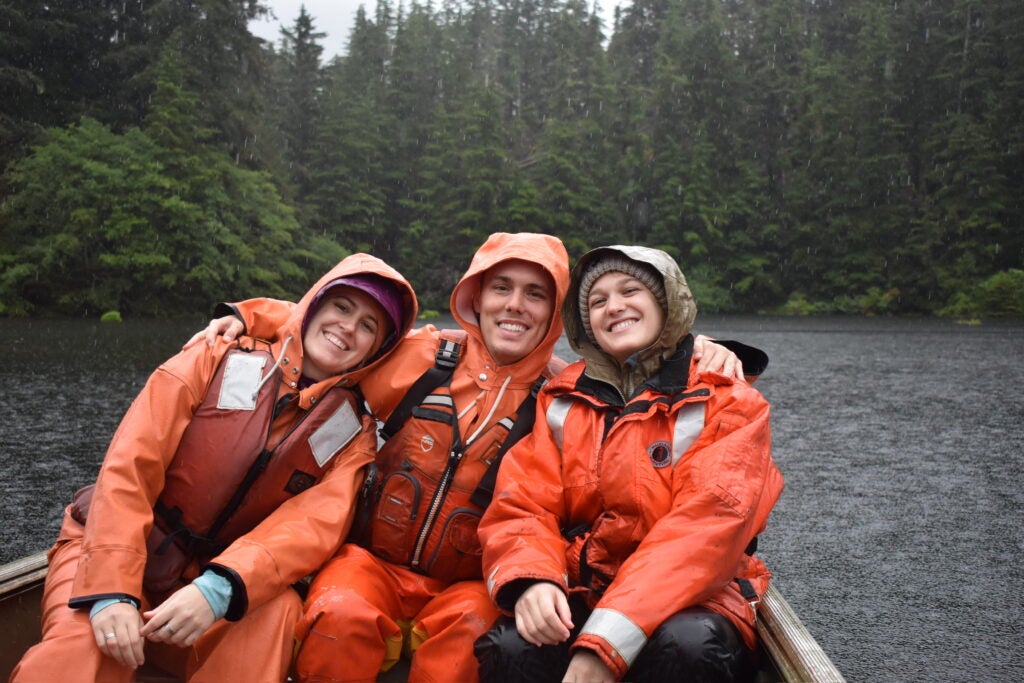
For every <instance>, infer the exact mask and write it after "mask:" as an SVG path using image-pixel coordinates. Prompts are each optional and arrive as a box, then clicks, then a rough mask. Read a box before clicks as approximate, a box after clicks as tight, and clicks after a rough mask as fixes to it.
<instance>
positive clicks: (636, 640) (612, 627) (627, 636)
mask: <svg viewBox="0 0 1024 683" xmlns="http://www.w3.org/2000/svg"><path fill="white" fill-rule="evenodd" d="M582 633H590V634H593V635H595V636H599V637H601V638H604V639H605V640H606V641H608V644H609V645H611V646H612V647H613V648H615V650H616V651H617V652H618V653H619V655H620V656H621V657H622V661H624V662H625V663H626V666H627V667H629V666H632V665H633V660H635V659H636V658H637V655H639V654H640V650H643V649H644V645H646V644H647V636H645V635H644V631H643V629H642V628H640V627H639V626H637V625H636V624H634V623H633V622H632V621H631V620H630V619H629V617H627V616H626V615H625V614H623V613H622V612H616V611H615V610H613V609H606V608H604V607H598V608H597V609H596V610H594V611H593V612H592V613H591V615H590V618H589V619H587V623H585V624H584V625H583V631H582Z"/></svg>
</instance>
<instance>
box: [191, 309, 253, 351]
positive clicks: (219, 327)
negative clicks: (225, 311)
mask: <svg viewBox="0 0 1024 683" xmlns="http://www.w3.org/2000/svg"><path fill="white" fill-rule="evenodd" d="M244 327H245V326H244V325H243V324H242V321H241V320H239V319H238V318H236V317H234V316H231V315H227V316H224V317H222V318H215V319H214V320H211V321H210V324H209V325H207V326H206V327H205V328H204V329H202V330H199V331H198V332H196V333H195V334H193V335H192V336H191V337H189V340H188V341H187V342H185V345H184V346H182V347H181V348H182V349H187V348H189V347H190V346H192V345H193V344H198V343H199V342H200V341H205V342H206V345H207V346H213V345H214V344H216V343H217V337H224V341H234V340H235V339H237V338H238V335H240V334H241V333H242V330H243V329H244Z"/></svg>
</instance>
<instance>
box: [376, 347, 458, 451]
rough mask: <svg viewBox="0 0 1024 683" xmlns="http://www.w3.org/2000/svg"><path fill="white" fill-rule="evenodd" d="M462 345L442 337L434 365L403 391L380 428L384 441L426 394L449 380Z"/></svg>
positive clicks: (394, 432) (398, 427) (394, 431)
mask: <svg viewBox="0 0 1024 683" xmlns="http://www.w3.org/2000/svg"><path fill="white" fill-rule="evenodd" d="M461 348H462V346H461V345H460V344H459V343H458V342H457V341H454V340H451V339H442V340H441V344H440V345H439V346H438V347H437V354H436V355H435V356H434V367H432V368H430V369H429V370H427V371H426V372H424V373H423V374H422V375H420V377H419V379H417V380H416V382H415V383H414V384H413V385H412V386H411V387H409V391H407V392H405V396H403V397H402V401H401V403H399V404H398V407H396V408H395V409H394V411H392V413H391V417H389V418H388V421H387V422H385V423H384V426H383V427H381V428H380V436H381V438H382V439H384V440H385V441H386V440H388V439H390V438H391V437H392V436H394V435H395V434H397V433H398V430H400V429H401V428H402V425H404V424H405V421H406V420H408V419H409V416H410V415H412V411H413V408H415V407H416V406H418V405H419V404H420V403H422V402H423V399H425V398H426V397H427V394H429V393H430V392H432V391H433V390H434V389H437V388H438V387H440V386H443V385H445V384H447V383H448V382H450V381H451V379H452V373H454V372H455V365H456V364H457V363H458V362H459V351H460V350H461Z"/></svg>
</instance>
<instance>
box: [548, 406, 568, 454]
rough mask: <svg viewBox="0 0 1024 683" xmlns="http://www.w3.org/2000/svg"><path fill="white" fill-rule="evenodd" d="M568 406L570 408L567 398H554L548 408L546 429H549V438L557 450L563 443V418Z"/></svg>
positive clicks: (565, 415)
mask: <svg viewBox="0 0 1024 683" xmlns="http://www.w3.org/2000/svg"><path fill="white" fill-rule="evenodd" d="M570 406H572V401H570V400H569V399H567V398H556V399H555V400H554V401H552V402H551V405H550V406H548V414H547V420H548V427H550V428H551V437H552V438H553V439H554V440H555V444H556V445H557V446H558V448H559V449H561V448H562V444H563V443H564V442H565V434H564V431H565V418H566V417H567V416H568V414H569V408H570Z"/></svg>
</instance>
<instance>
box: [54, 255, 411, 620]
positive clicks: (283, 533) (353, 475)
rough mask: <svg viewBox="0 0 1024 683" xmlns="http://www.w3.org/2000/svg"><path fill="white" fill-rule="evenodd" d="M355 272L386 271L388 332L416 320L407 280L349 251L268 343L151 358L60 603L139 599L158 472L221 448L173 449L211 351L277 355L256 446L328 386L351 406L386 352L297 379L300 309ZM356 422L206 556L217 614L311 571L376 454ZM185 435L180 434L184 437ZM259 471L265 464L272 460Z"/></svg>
mask: <svg viewBox="0 0 1024 683" xmlns="http://www.w3.org/2000/svg"><path fill="white" fill-rule="evenodd" d="M356 273H375V274H377V275H380V276H382V277H386V278H388V279H390V280H391V281H393V282H394V283H395V284H396V285H397V286H398V287H399V289H400V290H401V291H403V292H404V293H405V296H404V299H405V301H404V303H405V307H404V310H405V320H404V321H403V325H402V329H401V330H399V333H400V334H404V333H405V332H407V331H408V330H409V328H410V327H411V325H412V322H413V321H414V320H415V318H416V301H415V295H414V293H413V291H412V287H411V286H410V285H409V284H408V282H406V281H405V279H404V278H403V277H402V276H401V275H400V274H399V273H398V272H397V271H395V270H394V269H392V268H390V267H389V266H387V264H385V263H384V262H383V261H381V260H379V259H377V258H374V257H372V256H368V255H365V254H356V255H353V256H350V257H348V258H346V259H344V260H343V261H341V262H340V263H339V264H338V265H337V266H335V267H334V268H333V269H332V270H331V271H330V272H328V273H327V274H325V275H324V276H323V277H322V278H321V279H320V280H319V281H318V282H317V283H316V285H314V286H313V288H311V289H310V290H309V292H307V293H306V295H305V296H304V297H303V298H302V300H301V301H300V302H299V303H298V304H297V305H296V306H295V307H294V308H292V309H291V310H290V314H289V315H288V316H287V318H286V319H285V320H283V322H282V324H281V325H280V326H279V327H277V328H275V329H273V330H270V331H269V332H268V333H267V334H266V335H265V336H266V338H267V339H269V340H271V341H269V342H263V343H257V342H255V341H254V340H253V339H251V338H243V339H241V340H239V341H238V342H237V343H236V342H228V343H225V342H220V343H218V344H217V345H216V346H214V347H213V348H212V349H211V348H209V347H207V346H206V345H205V344H195V345H192V346H190V347H189V348H187V349H185V350H183V351H182V352H180V353H179V354H177V355H176V356H174V357H173V358H171V359H170V360H168V361H166V362H165V363H163V364H162V365H161V366H160V367H159V368H158V369H157V370H156V371H155V372H154V373H153V374H152V375H151V376H150V378H149V380H148V382H147V383H146V386H145V387H144V388H143V390H142V391H141V393H140V394H139V395H138V396H137V397H136V399H135V401H134V402H133V403H132V405H131V408H130V409H129V411H128V413H127V414H126V415H125V417H124V419H123V420H122V422H121V425H120V427H119V428H118V430H117V432H116V434H115V435H114V438H113V440H112V441H111V444H110V447H109V449H108V451H107V455H106V457H105V458H104V461H103V465H102V467H101V469H100V474H99V477H98V479H97V482H96V487H95V492H94V495H93V499H92V502H91V506H90V509H89V512H88V519H87V521H86V528H85V537H84V540H83V547H82V557H81V561H80V563H79V565H78V569H77V573H76V575H75V581H74V588H73V592H72V597H71V601H70V604H71V606H73V607H86V606H88V605H90V604H92V603H93V602H95V601H96V600H99V599H103V598H112V597H123V596H130V597H132V598H135V599H136V600H138V599H139V597H140V596H141V595H142V592H143V585H142V582H143V572H144V568H145V566H146V562H147V557H148V555H149V552H148V550H147V537H148V536H149V533H150V529H151V527H152V525H153V521H154V512H153V510H154V505H155V504H156V503H157V500H158V498H160V497H161V494H162V493H163V492H164V488H165V483H166V482H167V474H168V472H169V471H177V470H179V469H180V468H179V467H177V466H176V464H175V463H176V459H180V458H185V459H193V458H209V457H224V456H226V455H228V453H225V452H224V451H223V448H216V449H212V450H216V451H217V452H215V453H214V452H209V450H207V449H204V448H203V447H202V446H200V445H194V446H193V447H192V448H189V449H179V443H180V442H181V441H182V437H183V434H185V433H186V430H187V429H188V428H189V425H190V424H191V423H192V421H193V416H194V415H195V414H196V411H197V409H199V407H200V406H201V405H202V404H203V403H204V399H205V398H206V396H207V393H208V389H209V388H210V385H211V382H212V381H213V380H214V378H215V377H216V376H217V375H218V368H219V367H220V365H221V361H222V359H223V358H224V357H225V355H226V354H228V353H229V352H230V351H231V350H232V349H235V348H236V347H238V346H243V347H247V346H260V347H261V348H269V350H270V353H271V355H272V356H273V358H275V359H276V360H277V362H278V363H279V365H278V368H277V372H278V373H279V377H280V379H279V380H278V379H276V378H275V380H272V381H276V382H277V387H276V389H275V391H274V392H273V394H272V396H270V397H269V398H271V399H272V400H275V407H276V410H275V411H274V413H275V414H274V416H273V418H272V420H271V421H270V424H269V430H268V431H264V432H263V434H265V435H266V437H265V438H266V441H265V446H266V448H267V449H273V448H274V447H275V446H276V445H277V444H278V443H280V442H281V441H282V440H283V439H284V438H285V436H286V435H287V434H288V433H289V431H290V430H292V429H294V428H295V426H296V425H297V424H298V423H299V422H300V420H301V419H302V418H303V416H304V415H306V414H307V412H309V411H311V410H312V409H313V408H314V406H316V405H317V402H318V401H320V400H321V399H323V398H324V397H325V395H327V392H328V391H330V390H332V389H333V390H334V391H344V392H345V393H346V394H347V395H348V399H347V400H348V401H350V402H352V405H353V408H354V409H355V410H354V413H355V414H357V415H358V414H359V413H361V412H362V411H361V410H359V407H358V401H359V396H358V393H357V392H356V390H355V389H354V387H355V385H356V384H357V383H358V382H359V380H360V379H361V378H362V377H363V376H364V375H365V374H367V373H368V372H370V371H372V370H373V369H375V368H376V367H378V366H380V365H381V364H382V363H383V362H384V360H385V359H386V355H385V356H384V357H380V353H378V358H376V359H371V362H369V363H368V364H364V365H363V366H362V367H359V368H356V369H353V370H351V371H349V372H347V373H345V374H343V375H337V376H334V377H330V378H328V379H325V380H322V381H319V382H316V383H314V384H312V385H311V386H308V387H304V388H301V387H300V379H301V377H302V366H303V346H302V324H303V320H304V318H305V316H306V312H307V309H308V308H309V306H310V304H311V302H312V301H313V300H314V296H315V295H316V294H317V293H318V292H319V291H320V290H321V289H322V288H323V287H324V286H325V285H326V284H328V283H329V282H331V281H333V280H335V279H337V278H339V277H343V276H346V275H353V274H356ZM332 402H333V401H332ZM229 412H230V411H229ZM359 420H360V426H359V430H358V433H357V434H356V436H354V437H353V438H352V439H351V441H349V443H348V445H347V446H345V447H344V449H343V450H341V451H340V452H339V453H336V454H334V455H333V457H331V459H330V460H329V461H328V462H326V463H325V464H326V469H327V471H326V473H325V474H323V479H322V480H321V481H320V483H319V484H318V485H315V486H312V488H308V489H306V490H305V491H302V492H301V493H300V494H299V495H295V496H294V497H290V498H288V499H287V500H286V501H284V502H283V503H282V504H281V505H280V506H279V507H277V509H276V510H275V511H274V512H272V513H271V514H270V515H269V516H268V517H266V519H264V520H263V521H262V522H260V521H259V520H258V519H257V520H254V523H255V522H259V523H258V524H256V526H255V528H252V529H251V530H247V529H243V528H238V529H237V530H236V533H238V534H240V537H239V538H237V540H235V541H234V542H233V543H231V544H230V546H228V547H227V548H226V549H225V550H224V551H223V552H221V553H220V554H219V555H218V556H217V557H215V558H214V559H213V560H212V562H211V564H210V565H209V566H210V567H211V568H212V569H214V570H215V571H217V572H218V573H220V574H222V575H223V576H225V577H226V578H228V579H229V580H230V581H231V583H232V588H233V591H232V599H231V604H230V605H229V607H228V613H227V618H228V619H229V620H232V619H239V618H241V617H242V616H243V615H244V614H245V613H246V612H247V611H248V610H251V609H254V608H255V607H258V606H259V605H261V604H263V603H265V602H266V601H268V600H269V599H270V598H272V597H274V596H275V595H277V594H279V593H281V592H282V591H283V590H284V589H285V588H287V587H288V586H289V585H290V584H291V583H293V582H295V581H297V580H298V579H300V578H302V577H303V576H305V575H307V574H308V573H310V572H312V571H313V570H315V569H316V568H317V567H319V566H320V565H322V564H323V563H324V562H325V561H326V560H327V559H328V558H329V557H330V556H331V555H332V554H333V553H334V552H335V550H336V549H337V548H338V547H339V545H340V544H341V542H342V540H343V539H344V537H345V535H346V534H347V532H348V529H349V526H350V524H351V517H352V508H353V502H354V499H355V496H356V495H357V493H358V489H359V487H360V484H361V481H362V469H363V467H364V466H365V465H366V464H368V463H370V462H372V460H373V457H374V454H375V450H376V448H375V447H376V438H375V435H374V433H373V423H372V420H371V419H370V418H369V417H368V416H366V415H362V417H360V418H359ZM229 424H231V422H229ZM197 441H199V440H196V439H193V440H191V442H192V443H193V444H195V443H196V442H197ZM186 450H187V451H188V452H185V451H186ZM269 469H270V471H273V467H271V468H269ZM189 485H190V486H192V487H193V492H192V493H193V495H194V496H197V497H201V496H203V495H204V492H205V491H207V490H216V487H218V486H223V481H222V480H220V479H217V480H210V481H195V480H190V481H189ZM298 488H299V487H296V490H298ZM261 491H263V492H264V495H273V496H275V497H279V494H278V492H276V491H275V492H269V491H267V490H266V489H263V488H261V486H260V481H259V480H258V479H257V483H256V485H255V486H254V487H253V488H252V489H250V490H249V493H248V494H247V495H249V496H257V495H260V493H261ZM181 493H182V492H181V491H177V492H176V493H175V498H176V499H177V500H183V496H182V495H181ZM242 509H243V510H244V509H246V506H245V505H243V507H242ZM241 534H244V535H241ZM200 569H201V568H200V567H199V566H198V565H197V564H196V563H193V566H192V567H191V568H190V569H188V570H187V571H186V574H185V576H186V578H187V579H191V578H194V577H195V576H196V575H198V573H199V571H200ZM151 597H152V596H151ZM157 600H158V601H159V598H157Z"/></svg>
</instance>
